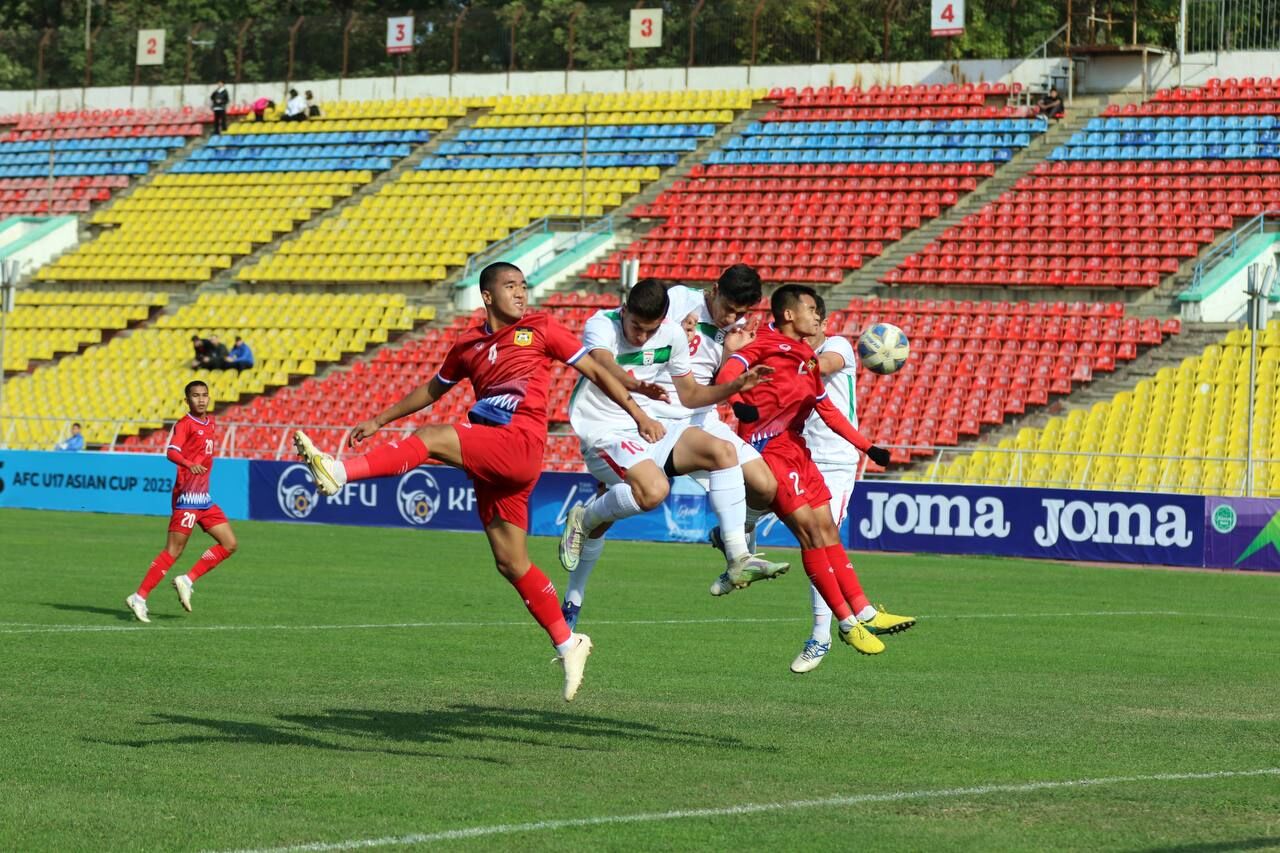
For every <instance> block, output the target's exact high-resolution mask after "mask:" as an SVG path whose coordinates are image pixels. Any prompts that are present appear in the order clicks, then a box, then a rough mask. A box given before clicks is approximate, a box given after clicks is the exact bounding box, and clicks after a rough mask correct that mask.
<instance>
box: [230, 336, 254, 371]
mask: <svg viewBox="0 0 1280 853" xmlns="http://www.w3.org/2000/svg"><path fill="white" fill-rule="evenodd" d="M251 367H253V350H251V349H249V345H248V344H246V343H245V342H244V338H242V337H240V336H239V335H236V342H235V345H234V346H233V347H231V352H230V353H228V354H227V369H228V370H248V369H249V368H251Z"/></svg>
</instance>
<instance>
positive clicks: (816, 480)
mask: <svg viewBox="0 0 1280 853" xmlns="http://www.w3.org/2000/svg"><path fill="white" fill-rule="evenodd" d="M760 456H761V457H762V458H763V459H764V461H765V464H767V465H768V466H769V470H770V471H772V472H773V476H774V479H776V480H777V481H778V493H777V494H776V495H774V498H773V503H772V504H770V505H769V509H771V510H773V511H774V512H775V513H777V514H778V518H786V517H787V516H788V515H791V513H793V512H795V511H796V510H798V509H800V508H801V507H804V506H812V507H820V506H823V505H824V504H828V503H830V502H831V492H830V491H829V490H828V489H827V482H826V480H825V478H823V476H822V472H821V471H819V470H818V466H817V465H816V464H815V463H814V461H813V457H812V456H810V455H809V446H808V445H807V444H805V443H804V438H802V437H801V436H799V435H797V434H796V433H794V432H790V431H788V432H784V433H783V434H782V435H779V436H777V437H775V438H772V439H770V440H769V443H768V444H766V445H765V446H764V450H763V451H761V453H760Z"/></svg>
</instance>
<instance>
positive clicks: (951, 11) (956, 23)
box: [929, 0, 964, 36]
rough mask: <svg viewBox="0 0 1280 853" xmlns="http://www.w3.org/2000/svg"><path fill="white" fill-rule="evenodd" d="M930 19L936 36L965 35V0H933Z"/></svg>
mask: <svg viewBox="0 0 1280 853" xmlns="http://www.w3.org/2000/svg"><path fill="white" fill-rule="evenodd" d="M929 20H930V21H931V22H932V23H931V28H932V30H933V34H934V35H935V36H962V35H964V0H933V14H932V15H931V16H930V18H929Z"/></svg>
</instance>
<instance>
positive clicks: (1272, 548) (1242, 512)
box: [1204, 498, 1280, 572]
mask: <svg viewBox="0 0 1280 853" xmlns="http://www.w3.org/2000/svg"><path fill="white" fill-rule="evenodd" d="M1204 540H1205V541H1204V564H1205V565H1206V566H1209V567H1213V568H1219V569H1261V570H1263V571H1268V572H1280V500H1276V499H1274V498H1208V499H1207V500H1206V501H1205V514H1204Z"/></svg>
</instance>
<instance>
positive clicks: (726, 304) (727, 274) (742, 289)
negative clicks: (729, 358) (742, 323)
mask: <svg viewBox="0 0 1280 853" xmlns="http://www.w3.org/2000/svg"><path fill="white" fill-rule="evenodd" d="M761 292H762V291H761V285H760V274H759V273H758V272H756V271H755V270H754V269H753V268H751V267H749V266H747V265H746V264H734V265H733V266H731V267H729V268H728V269H726V270H725V271H724V272H722V273H720V278H719V279H718V280H717V281H716V283H715V286H714V287H712V288H711V295H710V297H709V298H708V299H707V308H708V309H709V310H710V311H711V320H712V322H714V323H715V324H716V326H718V327H719V328H721V329H727V328H729V327H730V326H732V325H733V324H735V323H737V322H738V321H739V320H741V319H743V318H744V317H746V316H747V313H748V312H749V311H751V309H752V308H754V307H755V304H756V303H757V302H759V301H760V294H761Z"/></svg>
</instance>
